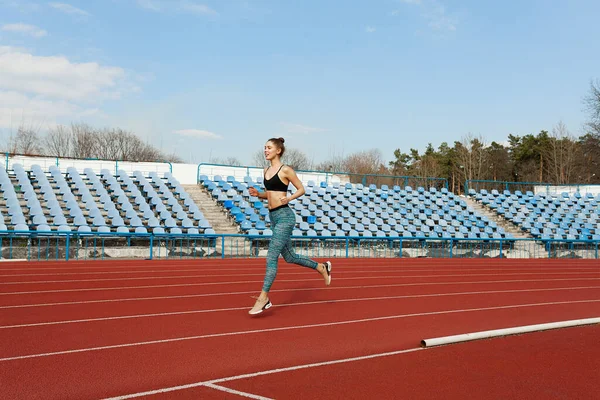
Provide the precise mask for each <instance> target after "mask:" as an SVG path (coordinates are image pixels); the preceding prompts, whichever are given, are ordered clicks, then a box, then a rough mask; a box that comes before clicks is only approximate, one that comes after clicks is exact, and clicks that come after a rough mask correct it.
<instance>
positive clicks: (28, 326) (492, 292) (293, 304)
mask: <svg viewBox="0 0 600 400" xmlns="http://www.w3.org/2000/svg"><path fill="white" fill-rule="evenodd" d="M588 289H600V286H582V287H564V288H542V289H516V290H490V291H476V292H450V293H428V294H413V295H400V296H380V297H358V298H344V299H326V300H315V301H305V302H298V303H281V304H278V305H279V306H281V307H283V306H285V307H291V306H306V305H315V304H326V303H348V302H359V301H374V300H399V299H421V298H429V297H450V296H473V295H477V296H480V295H486V294H506V293H530V292H557V291H570V290H588ZM247 308H248V306H242V307H228V308H212V309H203V310H186V311H171V312H162V313H149V314H131V315H117V316H112V317H100V318H85V319H74V320H63V321H48V322H36V323H30V324H19V325H4V326H0V329H14V328H31V327H36V326H48V325H67V324H79V323H84V322H99V321H115V320H123V319H138V318H153V317H169V316H177V315H189V314H205V313H216V312H225V311H239V310H245V309H247Z"/></svg>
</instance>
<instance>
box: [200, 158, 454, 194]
mask: <svg viewBox="0 0 600 400" xmlns="http://www.w3.org/2000/svg"><path fill="white" fill-rule="evenodd" d="M296 173H297V174H298V175H299V176H300V179H302V180H303V181H309V180H314V181H315V183H319V181H322V182H325V183H327V184H330V183H333V182H340V183H343V184H345V183H355V184H356V183H361V184H363V186H368V185H370V184H375V185H376V186H378V187H380V186H381V185H388V186H389V187H393V186H394V185H398V186H402V187H406V186H411V187H413V189H414V188H416V187H418V186H424V187H425V188H429V187H435V188H437V189H441V188H446V189H448V179H446V178H437V177H429V176H399V175H398V176H397V175H380V174H357V173H350V172H333V171H311V170H297V171H296ZM201 175H206V176H208V177H209V178H210V177H214V176H215V175H220V176H222V177H223V178H226V177H227V176H233V177H234V178H235V179H237V180H240V181H243V179H244V178H245V177H247V176H248V177H252V178H256V177H262V176H263V169H262V168H261V167H251V166H231V165H224V164H211V163H201V164H198V170H197V181H198V183H200V176H201ZM211 179H212V178H211Z"/></svg>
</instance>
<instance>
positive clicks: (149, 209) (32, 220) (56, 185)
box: [0, 164, 215, 234]
mask: <svg viewBox="0 0 600 400" xmlns="http://www.w3.org/2000/svg"><path fill="white" fill-rule="evenodd" d="M15 189H16V190H15ZM0 191H1V192H2V199H3V200H4V204H3V205H2V203H1V202H0V231H6V230H14V231H36V232H40V233H45V232H46V233H47V232H72V231H77V232H98V233H107V232H117V233H149V232H153V233H172V234H180V233H187V234H202V233H206V234H213V233H215V232H214V230H213V229H212V227H211V225H210V223H209V222H208V220H207V219H206V218H205V217H204V215H203V213H202V212H201V211H200V209H199V208H198V206H197V205H196V204H195V203H194V201H193V200H192V198H191V197H190V196H189V194H188V193H186V191H185V190H184V189H183V187H182V186H181V185H180V184H179V182H178V181H177V179H175V177H173V175H172V174H171V173H168V172H167V173H165V174H164V177H162V178H161V177H159V176H158V174H157V173H155V172H150V173H149V174H148V176H144V174H142V173H141V172H139V171H134V172H133V176H129V174H127V173H126V172H125V171H122V170H119V171H117V174H116V175H113V174H112V173H111V172H110V171H109V170H106V169H103V170H102V171H101V173H100V174H99V175H97V174H96V173H95V172H94V171H93V170H92V169H90V168H85V169H84V170H83V174H80V173H79V171H78V170H77V169H76V168H73V167H69V168H67V170H66V173H65V174H63V173H62V172H61V171H60V170H59V168H58V167H56V166H50V167H49V171H48V172H47V173H46V172H44V171H43V170H42V169H41V167H40V166H39V165H33V166H32V167H31V169H30V171H25V170H24V168H23V167H22V166H21V165H20V164H14V165H13V173H12V174H9V173H8V172H7V171H6V169H5V168H4V167H2V168H0ZM23 211H25V212H23Z"/></svg>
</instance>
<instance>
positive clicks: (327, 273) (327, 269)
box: [319, 261, 331, 286]
mask: <svg viewBox="0 0 600 400" xmlns="http://www.w3.org/2000/svg"><path fill="white" fill-rule="evenodd" d="M319 272H320V273H321V275H323V279H325V286H329V285H331V261H327V262H325V263H324V264H321V268H319Z"/></svg>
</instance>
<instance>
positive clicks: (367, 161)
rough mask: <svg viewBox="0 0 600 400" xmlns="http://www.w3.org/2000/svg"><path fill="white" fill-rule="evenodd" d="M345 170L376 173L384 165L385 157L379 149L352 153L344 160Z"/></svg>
mask: <svg viewBox="0 0 600 400" xmlns="http://www.w3.org/2000/svg"><path fill="white" fill-rule="evenodd" d="M344 164H345V165H344V170H345V171H346V172H350V173H354V174H376V173H378V172H379V171H380V170H381V168H382V167H383V168H384V169H385V166H384V165H383V157H382V155H381V151H380V150H378V149H372V150H365V151H361V152H358V153H354V154H350V155H349V156H348V157H347V158H346V160H345V162H344Z"/></svg>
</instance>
